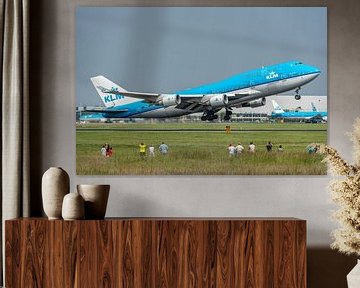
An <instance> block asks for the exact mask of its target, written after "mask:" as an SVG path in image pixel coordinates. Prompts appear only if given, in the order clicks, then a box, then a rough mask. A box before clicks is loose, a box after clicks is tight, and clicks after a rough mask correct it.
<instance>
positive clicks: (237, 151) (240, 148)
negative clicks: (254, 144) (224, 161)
mask: <svg viewBox="0 0 360 288" xmlns="http://www.w3.org/2000/svg"><path fill="white" fill-rule="evenodd" d="M235 149H236V155H238V156H239V155H240V154H241V153H242V152H243V151H244V146H242V145H241V143H240V142H239V143H238V145H237V146H236V147H235Z"/></svg>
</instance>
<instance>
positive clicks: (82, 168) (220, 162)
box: [76, 123, 327, 175]
mask: <svg viewBox="0 0 360 288" xmlns="http://www.w3.org/2000/svg"><path fill="white" fill-rule="evenodd" d="M224 126H225V124H220V123H199V124H197V123H195V124H193V123H191V124H179V123H161V124H142V123H141V124H138V123H132V124H89V125H87V126H86V127H92V128H99V130H93V131H89V130H85V129H82V128H86V127H84V126H83V125H82V126H78V127H77V132H76V134H77V143H76V145H77V147H76V148H77V164H76V171H77V174H79V175H249V174H250V175H269V174H272V175H295V174H297V175H298V174H302V175H321V174H326V165H325V164H324V163H322V162H321V160H322V156H321V155H317V154H316V155H309V154H307V153H306V151H305V147H306V146H307V145H308V144H309V143H313V142H316V143H326V134H327V132H326V125H324V124H249V123H247V124H234V123H232V124H231V127H232V129H233V132H232V133H231V134H226V133H225V132H224V131H223V128H224ZM103 127H106V128H117V130H110V131H109V130H103V131H102V130H101V129H103ZM144 127H145V128H144ZM203 127H205V128H203ZM120 128H126V129H147V128H149V129H154V128H157V129H174V128H179V129H205V130H207V129H219V131H151V130H149V131H126V130H125V131H122V130H121V129H120ZM266 128H270V129H275V130H276V129H297V130H303V131H301V132H297V131H246V130H257V129H266ZM307 130H308V131H307ZM310 130H320V131H310ZM162 141H164V142H165V143H167V144H168V145H169V147H170V150H169V154H168V155H166V156H162V155H160V154H159V153H157V154H156V157H155V158H149V157H146V158H145V159H141V158H140V156H139V151H138V145H139V143H140V142H144V143H146V144H147V145H149V144H153V145H154V146H155V148H156V152H158V151H157V147H158V145H159V144H160V143H161V142H162ZM239 141H240V142H241V143H242V144H243V146H244V147H245V148H246V149H247V146H248V144H249V143H250V142H251V141H252V142H254V143H255V144H256V147H257V152H256V153H255V154H254V155H253V154H249V153H247V152H244V153H243V154H241V155H240V157H237V158H230V157H229V155H228V152H227V147H228V145H229V143H234V144H237V143H238V142H239ZM268 141H272V142H273V144H274V148H275V149H274V150H275V151H274V152H272V153H268V152H267V151H266V148H265V145H266V143H267V142H268ZM105 142H107V143H110V144H111V145H112V146H113V148H114V155H113V157H111V158H105V157H102V156H101V155H100V148H101V146H102V144H104V143H105ZM279 144H281V145H283V147H284V150H285V151H284V152H283V153H278V152H276V148H277V146H278V145H279Z"/></svg>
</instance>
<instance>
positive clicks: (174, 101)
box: [156, 95, 181, 107]
mask: <svg viewBox="0 0 360 288" xmlns="http://www.w3.org/2000/svg"><path fill="white" fill-rule="evenodd" d="M180 103H181V98H180V96H179V95H160V96H159V97H158V98H157V99H156V104H159V105H162V106H164V107H169V106H175V105H179V104H180Z"/></svg>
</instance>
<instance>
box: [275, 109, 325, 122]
mask: <svg viewBox="0 0 360 288" xmlns="http://www.w3.org/2000/svg"><path fill="white" fill-rule="evenodd" d="M271 117H273V118H283V119H285V118H286V119H297V120H299V119H300V120H301V119H304V120H307V119H311V118H314V117H318V118H325V117H327V112H320V111H289V112H282V113H276V112H272V113H271Z"/></svg>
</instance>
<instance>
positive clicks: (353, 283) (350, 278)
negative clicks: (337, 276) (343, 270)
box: [346, 260, 360, 288]
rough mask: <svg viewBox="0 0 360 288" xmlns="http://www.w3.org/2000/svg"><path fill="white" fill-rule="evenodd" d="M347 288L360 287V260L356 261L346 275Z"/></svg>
mask: <svg viewBox="0 0 360 288" xmlns="http://www.w3.org/2000/svg"><path fill="white" fill-rule="evenodd" d="M346 278H347V283H348V288H359V287H360V260H358V261H357V264H356V265H355V267H354V268H353V269H352V270H351V271H350V273H349V274H348V275H347V277H346Z"/></svg>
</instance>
